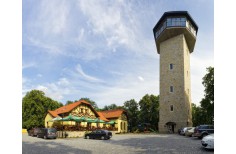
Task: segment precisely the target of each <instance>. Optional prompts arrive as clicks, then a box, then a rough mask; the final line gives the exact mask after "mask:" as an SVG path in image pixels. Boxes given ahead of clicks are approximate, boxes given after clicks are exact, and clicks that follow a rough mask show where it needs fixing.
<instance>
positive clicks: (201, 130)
mask: <svg viewBox="0 0 236 154" xmlns="http://www.w3.org/2000/svg"><path fill="white" fill-rule="evenodd" d="M209 134H214V126H213V125H200V126H197V127H196V128H195V129H194V133H193V135H192V136H193V137H198V138H200V139H202V138H203V137H205V136H207V135H209Z"/></svg>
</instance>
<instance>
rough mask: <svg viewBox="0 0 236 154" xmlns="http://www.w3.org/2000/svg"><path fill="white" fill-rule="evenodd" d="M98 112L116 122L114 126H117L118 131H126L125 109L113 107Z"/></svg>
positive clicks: (126, 117)
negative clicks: (113, 108) (112, 108)
mask: <svg viewBox="0 0 236 154" xmlns="http://www.w3.org/2000/svg"><path fill="white" fill-rule="evenodd" d="M99 113H100V114H102V115H103V116H104V117H105V118H106V119H108V120H110V121H114V122H115V123H116V127H117V128H118V132H121V133H124V132H128V120H127V119H128V116H127V112H126V111H125V110H123V109H115V110H107V111H102V112H99Z"/></svg>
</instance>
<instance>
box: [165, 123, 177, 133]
mask: <svg viewBox="0 0 236 154" xmlns="http://www.w3.org/2000/svg"><path fill="white" fill-rule="evenodd" d="M175 125H176V123H175V122H167V123H166V126H167V129H168V130H167V131H168V132H169V133H175Z"/></svg>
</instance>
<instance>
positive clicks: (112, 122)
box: [106, 120, 116, 125]
mask: <svg viewBox="0 0 236 154" xmlns="http://www.w3.org/2000/svg"><path fill="white" fill-rule="evenodd" d="M106 124H110V125H113V124H116V122H115V121H113V120H111V121H109V122H106Z"/></svg>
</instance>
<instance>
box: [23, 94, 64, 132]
mask: <svg viewBox="0 0 236 154" xmlns="http://www.w3.org/2000/svg"><path fill="white" fill-rule="evenodd" d="M61 106H63V104H62V103H59V102H57V101H54V100H52V99H51V98H49V97H46V96H45V94H44V92H42V91H40V90H32V91H30V92H28V93H27V94H26V95H25V96H24V98H23V99H22V127H23V128H26V129H28V128H32V127H43V126H44V119H45V116H46V114H47V112H48V110H55V109H57V108H59V107H61Z"/></svg>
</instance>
